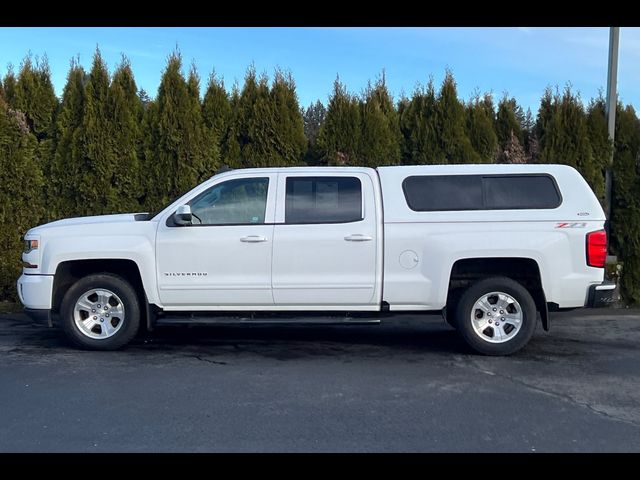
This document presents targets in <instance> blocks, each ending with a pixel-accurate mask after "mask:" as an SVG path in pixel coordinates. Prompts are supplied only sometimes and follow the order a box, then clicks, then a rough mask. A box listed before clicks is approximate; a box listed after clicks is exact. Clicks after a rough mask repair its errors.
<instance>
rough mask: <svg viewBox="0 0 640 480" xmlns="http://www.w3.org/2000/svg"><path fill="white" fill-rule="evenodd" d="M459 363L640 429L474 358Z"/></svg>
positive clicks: (564, 394)
mask: <svg viewBox="0 0 640 480" xmlns="http://www.w3.org/2000/svg"><path fill="white" fill-rule="evenodd" d="M457 363H458V365H460V364H464V365H468V366H470V367H471V368H473V369H475V370H478V371H480V372H482V373H484V374H485V375H491V376H495V377H500V378H504V379H506V380H509V381H511V382H513V383H515V384H517V385H521V386H523V387H525V388H528V389H530V390H534V391H536V392H539V393H542V394H544V395H549V396H551V397H555V398H559V399H561V400H564V401H567V402H569V403H573V404H576V405H579V406H581V407H584V408H586V409H588V410H590V411H592V412H593V413H595V414H597V415H602V416H603V417H607V418H609V419H611V420H615V421H618V422H623V423H626V424H629V425H633V426H634V427H640V422H636V421H633V420H628V419H626V418H621V417H618V416H616V415H612V414H610V413H608V412H605V411H603V410H599V409H597V408H596V407H594V406H593V405H591V404H590V403H588V402H581V401H580V400H577V399H576V398H574V397H572V396H571V395H569V394H567V393H560V392H555V391H550V390H546V389H544V388H542V387H538V386H536V385H532V384H530V383H527V382H525V381H523V380H521V379H519V378H516V377H514V376H512V375H507V374H504V373H499V372H496V371H492V370H489V369H487V368H486V367H484V366H482V365H480V364H479V363H478V362H477V361H476V360H474V359H473V358H468V361H466V362H462V361H458V362H457Z"/></svg>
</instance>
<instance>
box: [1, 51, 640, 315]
mask: <svg viewBox="0 0 640 480" xmlns="http://www.w3.org/2000/svg"><path fill="white" fill-rule="evenodd" d="M200 91H201V89H200V79H199V76H198V74H197V72H196V71H195V68H193V67H192V68H191V70H190V71H188V72H187V75H186V76H185V73H184V72H183V65H182V60H181V57H180V54H179V53H177V52H174V53H173V54H171V55H170V56H169V57H168V60H167V65H166V68H165V71H164V72H163V73H162V77H161V82H160V86H159V89H158V92H157V93H156V95H155V96H154V98H153V99H152V98H150V97H149V95H147V93H146V92H144V90H140V91H137V86H136V82H135V79H134V75H133V71H132V68H131V65H130V64H129V62H128V61H127V60H126V59H123V61H122V62H121V63H120V65H118V66H117V68H116V69H115V71H114V72H113V75H112V76H111V75H110V73H109V70H108V68H107V65H106V64H105V63H104V61H103V60H102V58H101V56H100V53H99V51H97V52H96V55H95V56H94V59H93V63H92V67H91V70H90V72H88V73H87V72H85V70H84V69H83V68H82V67H81V66H80V65H79V64H78V62H77V61H76V60H74V61H72V62H71V66H70V70H69V73H68V76H67V82H66V85H65V86H64V91H63V94H62V98H61V99H57V98H56V96H55V95H54V90H53V86H52V83H51V75H50V71H49V66H48V64H47V61H46V57H45V58H44V59H43V60H42V61H40V60H39V59H37V58H36V59H35V60H34V59H32V58H31V57H27V58H26V59H25V60H24V61H23V62H22V64H21V66H20V68H19V70H18V73H17V75H16V74H15V73H14V71H13V69H12V68H11V67H10V68H9V70H8V71H7V73H6V74H5V76H4V78H3V79H2V82H0V181H2V185H3V188H2V189H1V191H0V197H1V198H0V229H2V231H1V232H0V241H1V242H2V244H1V245H0V246H1V247H3V249H2V253H1V254H0V260H1V263H0V299H4V298H15V297H14V293H15V292H14V284H15V279H16V276H17V275H18V273H19V270H20V251H21V250H22V243H21V236H22V235H23V233H24V231H25V230H26V229H28V228H29V227H31V226H34V225H37V224H40V223H44V222H46V221H50V220H54V219H57V218H63V217H69V216H74V215H85V214H100V213H115V212H123V211H145V210H146V211H149V210H152V211H155V210H157V209H159V208H161V207H163V206H164V205H166V204H167V203H168V202H170V201H171V200H173V199H175V198H176V197H177V196H179V195H181V194H182V193H184V192H186V191H187V190H189V189H190V188H192V187H193V186H195V185H196V184H198V183H199V182H201V181H202V180H203V179H205V178H208V177H210V176H211V175H213V174H214V173H215V172H216V171H217V170H218V169H219V168H220V167H221V166H222V165H224V164H227V165H229V166H231V167H236V168H237V167H255V166H277V165H298V164H304V163H305V162H306V163H307V164H312V165H323V164H324V165H327V164H328V165H369V166H377V165H393V164H443V163H491V162H511V163H523V162H534V163H535V162H543V163H544V162H549V163H550V162H553V163H563V164H569V165H572V166H574V167H576V168H577V169H578V170H579V171H580V172H581V173H582V175H583V176H584V177H585V178H586V180H587V181H588V182H589V184H590V185H591V187H592V188H593V190H594V191H595V193H596V194H597V195H598V197H599V198H600V199H602V196H603V192H604V170H605V168H606V167H607V165H608V162H609V158H610V153H611V149H612V148H613V147H612V145H611V144H610V142H609V139H608V134H607V129H606V120H605V119H606V116H605V111H604V109H605V106H604V100H603V99H602V98H600V97H599V98H597V99H593V100H591V102H590V103H589V104H588V105H587V106H586V108H585V106H584V105H583V102H582V100H581V99H580V97H579V96H578V95H577V94H575V93H574V92H572V91H571V90H570V89H569V88H566V89H565V90H564V91H563V92H562V93H560V92H559V91H558V90H557V89H556V90H555V91H554V90H551V89H547V90H546V91H545V92H544V93H543V95H542V98H541V101H540V105H539V109H538V111H537V114H536V115H535V116H534V115H533V114H532V113H531V112H530V111H528V112H527V113H526V114H525V113H523V110H522V108H521V107H520V106H519V105H518V103H517V101H516V99H514V98H510V97H508V96H506V95H505V96H503V97H502V98H501V99H500V101H499V102H498V103H497V105H496V104H494V100H493V98H492V96H491V95H490V94H485V95H480V94H476V95H475V96H474V97H473V98H472V99H471V100H470V101H469V102H467V103H464V102H462V101H461V99H460V98H459V97H458V94H457V90H456V83H455V80H454V77H453V75H452V73H451V72H446V75H445V78H444V80H443V82H442V84H441V86H440V89H439V91H438V92H436V89H435V88H434V84H433V81H429V82H428V83H427V85H426V86H425V87H418V88H416V90H415V91H414V92H413V94H412V95H411V96H410V97H406V96H404V95H403V96H401V98H400V99H399V100H397V102H394V99H393V98H392V97H391V95H390V93H389V91H388V89H387V86H386V84H385V81H384V76H382V78H381V79H379V80H378V81H377V82H375V83H374V84H373V85H369V87H368V88H367V89H365V91H364V92H362V94H360V95H354V94H352V93H349V91H348V90H347V87H346V86H345V85H344V84H342V83H341V82H340V81H339V79H337V80H336V82H335V83H334V85H333V91H332V93H331V95H330V96H329V99H328V103H327V104H326V106H325V105H324V104H323V103H322V102H320V101H318V102H316V103H315V104H312V105H311V106H310V107H308V108H307V109H306V110H303V109H301V108H300V106H299V104H298V98H297V95H296V87H295V83H294V80H293V78H292V76H291V75H290V74H289V73H286V72H283V71H281V70H277V71H276V72H275V73H274V75H273V76H272V77H271V79H270V78H269V76H267V75H266V74H261V75H258V74H257V73H256V72H255V69H254V68H253V67H250V68H249V69H248V71H247V74H246V77H245V79H244V83H243V85H241V86H239V85H233V87H232V89H231V91H230V92H228V91H227V90H226V89H225V85H224V83H223V82H222V80H221V79H218V78H217V77H216V76H214V75H212V76H211V77H210V78H209V81H208V82H207V85H206V86H205V88H204V96H203V97H201V95H200ZM639 155H640V121H639V120H638V117H637V115H636V112H635V111H634V110H633V108H631V107H628V106H626V107H625V106H623V105H619V106H618V117H617V121H616V142H615V154H614V163H613V202H612V218H611V234H612V238H611V249H612V252H613V253H614V254H617V255H618V257H619V258H620V259H621V260H622V261H623V262H624V269H623V276H622V288H623V295H624V296H625V298H626V299H627V300H629V301H632V302H637V303H640V216H639V215H638V212H639V211H640V174H639V171H638V169H639V167H638V165H639V159H640V157H639ZM43 179H44V181H43Z"/></svg>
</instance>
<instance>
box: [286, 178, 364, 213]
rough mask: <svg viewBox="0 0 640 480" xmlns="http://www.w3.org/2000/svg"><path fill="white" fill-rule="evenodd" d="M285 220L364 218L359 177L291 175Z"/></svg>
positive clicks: (287, 188) (288, 179) (288, 182)
mask: <svg viewBox="0 0 640 480" xmlns="http://www.w3.org/2000/svg"><path fill="white" fill-rule="evenodd" d="M286 190H287V191H286V198H285V223H286V224H307V223H309V224H310V223H349V222H357V221H359V220H362V218H363V217H362V184H361V182H360V179H359V178H356V177H289V178H287V183H286Z"/></svg>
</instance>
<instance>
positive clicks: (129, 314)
mask: <svg viewBox="0 0 640 480" xmlns="http://www.w3.org/2000/svg"><path fill="white" fill-rule="evenodd" d="M92 289H107V290H110V291H111V292H113V293H115V294H116V295H117V296H118V297H119V298H120V300H121V301H122V303H123V306H124V311H125V315H124V318H123V319H122V320H121V321H122V325H121V326H120V328H119V329H118V330H117V331H116V332H115V333H114V334H113V336H111V337H108V338H100V339H95V338H90V337H89V336H87V335H85V334H84V333H82V331H81V330H80V329H79V328H78V326H77V325H76V323H75V320H74V313H73V312H74V307H75V304H76V302H77V301H78V299H79V298H80V296H81V295H83V294H84V293H85V292H87V291H89V290H92ZM60 327H61V328H62V331H63V332H64V334H65V336H66V337H67V339H69V340H70V341H71V342H72V343H73V344H74V345H75V346H77V347H80V348H84V349H87V350H117V349H118V348H122V347H123V346H124V345H126V344H127V343H129V342H130V341H131V340H132V339H133V338H134V337H135V336H136V334H137V333H138V328H139V327H140V302H139V301H138V295H137V294H136V291H135V290H134V288H133V287H132V286H131V284H130V283H129V282H127V281H126V280H125V279H124V278H122V277H120V276H118V275H114V274H111V273H96V274H91V275H87V276H86V277H83V278H81V279H80V280H78V281H77V282H76V283H74V284H73V285H72V286H71V288H69V290H68V291H67V293H66V294H65V296H64V298H63V299H62V305H61V307H60Z"/></svg>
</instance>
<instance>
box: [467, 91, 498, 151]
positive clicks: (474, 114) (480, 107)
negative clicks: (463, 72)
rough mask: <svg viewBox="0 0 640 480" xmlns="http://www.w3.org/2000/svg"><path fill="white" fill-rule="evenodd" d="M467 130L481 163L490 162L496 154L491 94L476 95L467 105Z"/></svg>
mask: <svg viewBox="0 0 640 480" xmlns="http://www.w3.org/2000/svg"><path fill="white" fill-rule="evenodd" d="M466 110H467V132H468V135H469V140H470V141H471V146H472V147H473V149H474V150H475V151H476V152H477V153H478V155H479V156H480V160H481V162H482V163H492V162H494V161H495V159H496V156H497V154H498V137H497V135H496V132H495V129H494V110H493V100H492V99H491V95H489V94H485V95H484V97H483V98H482V99H481V98H480V97H479V96H476V97H475V98H474V99H473V100H472V101H471V102H469V105H467V108H466Z"/></svg>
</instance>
